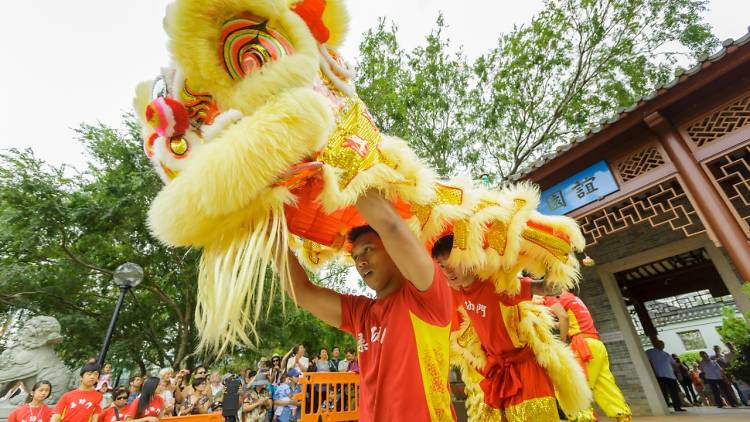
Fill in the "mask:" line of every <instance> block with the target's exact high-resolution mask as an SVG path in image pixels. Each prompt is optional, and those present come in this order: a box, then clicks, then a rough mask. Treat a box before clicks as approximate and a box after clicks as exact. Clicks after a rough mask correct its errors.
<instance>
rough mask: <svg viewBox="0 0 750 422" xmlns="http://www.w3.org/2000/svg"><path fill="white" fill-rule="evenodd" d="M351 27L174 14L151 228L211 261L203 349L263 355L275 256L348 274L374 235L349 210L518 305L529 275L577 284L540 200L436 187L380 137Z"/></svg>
mask: <svg viewBox="0 0 750 422" xmlns="http://www.w3.org/2000/svg"><path fill="white" fill-rule="evenodd" d="M347 23H348V22H347V15H346V10H345V9H344V5H343V2H342V1H341V0H328V1H324V0H302V1H300V0H291V1H290V0H207V1H198V0H177V1H176V2H175V3H174V4H172V5H171V6H170V8H169V9H168V12H167V17H166V19H165V29H166V31H167V33H168V35H169V37H170V44H169V47H170V50H171V53H172V56H173V59H174V65H173V66H172V67H170V68H167V69H164V70H162V74H161V76H160V77H159V78H157V80H156V81H152V82H146V83H142V84H141V85H139V87H138V90H137V97H136V100H135V108H136V111H137V113H138V115H139V116H140V118H141V121H142V123H143V127H144V140H145V142H144V150H145V152H146V154H147V155H148V156H149V158H150V159H151V161H152V162H153V164H154V167H155V168H156V170H157V172H159V174H160V175H161V177H162V179H163V180H164V181H165V183H166V185H165V187H164V189H163V190H162V191H161V192H160V193H159V195H158V196H157V198H156V199H155V200H154V202H153V204H152V206H151V209H150V211H149V224H150V227H151V229H152V231H153V232H154V234H155V235H156V236H157V237H158V238H159V239H161V240H162V241H163V242H165V243H167V244H169V245H172V246H190V247H199V248H202V249H203V257H202V261H201V266H200V276H199V292H198V306H197V311H196V313H197V315H196V323H197V325H198V328H199V330H200V332H201V347H203V348H205V349H208V350H212V351H221V350H224V349H225V348H226V347H229V346H231V345H233V344H236V343H245V344H252V343H253V340H254V337H253V335H252V334H254V323H255V321H256V320H257V318H258V317H259V314H260V311H261V309H262V307H263V304H264V297H263V291H264V284H265V283H266V271H267V269H268V268H269V267H275V269H276V273H277V274H278V275H279V277H281V278H283V277H287V276H288V267H287V263H286V261H285V260H284V259H276V257H278V256H285V254H281V253H279V252H280V251H283V250H285V249H286V248H287V247H288V246H292V247H293V248H294V249H295V250H296V252H297V254H298V256H299V257H300V258H301V260H302V262H303V263H304V264H305V265H307V266H308V268H310V269H312V270H315V269H318V268H321V266H322V265H324V264H325V263H327V262H329V261H331V260H333V259H336V258H340V257H344V258H345V259H346V255H347V253H346V251H347V247H348V245H347V244H346V240H345V239H346V234H347V233H348V231H349V230H350V229H351V228H352V227H354V226H358V225H362V224H365V222H364V220H363V219H362V217H361V216H360V215H359V214H358V213H357V211H356V209H355V208H354V204H355V203H356V201H357V199H358V197H359V196H360V195H362V194H363V193H364V192H366V191H367V190H370V189H377V190H379V191H380V192H382V193H383V194H384V195H385V196H386V197H387V198H388V199H389V200H391V201H392V202H393V204H394V206H395V208H396V209H397V210H398V212H399V214H400V215H401V216H402V217H403V218H404V219H405V220H406V221H407V223H408V224H409V226H410V227H411V229H412V230H413V232H414V233H415V234H416V235H417V236H418V237H419V238H420V239H422V240H423V241H424V242H425V246H426V247H427V248H429V247H430V245H431V244H432V242H434V241H435V240H436V239H437V238H439V237H440V236H442V235H444V234H447V233H452V234H453V235H454V239H455V241H454V249H453V251H452V253H451V258H450V259H451V262H452V263H453V264H455V266H457V267H460V268H465V269H469V270H471V271H472V272H474V273H475V274H477V275H478V276H480V277H481V278H483V279H486V280H490V282H493V283H494V284H495V286H496V289H497V290H498V291H499V292H509V293H511V294H513V293H516V292H518V289H519V282H518V278H517V276H518V274H519V273H520V272H521V271H525V272H527V273H529V274H531V275H534V276H544V277H545V278H546V280H547V282H548V283H553V284H557V285H560V286H566V287H567V286H571V285H573V284H574V283H575V282H576V280H577V278H578V263H577V261H576V259H575V255H574V252H575V251H578V250H581V249H582V247H583V245H584V240H583V237H582V235H581V233H580V231H579V230H578V228H577V226H576V224H575V222H574V221H573V220H571V219H568V218H565V217H549V216H544V215H541V214H539V213H538V212H537V211H536V208H537V205H538V201H539V194H538V192H537V190H536V189H535V188H532V187H531V186H530V185H526V184H519V185H516V186H512V187H508V188H506V189H504V190H502V191H500V192H496V191H490V190H487V189H484V188H481V187H477V186H474V185H472V184H471V183H455V182H450V183H449V182H442V181H439V180H437V178H436V177H435V175H434V173H433V172H432V170H431V169H429V168H428V167H426V166H425V165H424V164H423V163H422V162H421V161H420V160H419V159H418V158H417V156H416V155H415V154H414V153H413V152H412V151H411V150H410V149H409V147H408V145H407V144H406V142H405V141H403V140H401V139H398V138H395V137H391V136H388V135H384V134H382V133H381V132H380V130H379V129H378V127H377V125H376V124H375V121H374V119H373V118H372V116H371V115H370V114H369V112H368V111H367V107H366V105H365V104H364V103H363V102H362V101H361V100H360V99H359V98H358V97H357V95H356V92H355V90H354V87H353V86H352V82H351V78H352V74H351V71H350V70H349V68H348V66H347V65H346V63H345V62H344V61H343V59H342V58H341V57H340V56H339V55H338V53H337V52H336V50H335V49H336V47H338V46H339V45H340V44H341V42H342V40H343V38H344V35H345V32H346V26H347ZM290 234H291V235H293V236H290ZM272 283H273V284H272V286H271V292H272V293H271V294H274V293H273V292H274V289H275V288H276V286H277V283H278V281H273V282H272ZM291 293H292V294H293V292H291ZM524 315H525V316H524V319H523V321H524V323H523V324H522V326H523V327H524V328H523V330H525V331H524V333H525V334H524V336H523V337H524V338H523V341H524V342H526V343H528V344H529V345H531V346H532V347H535V346H534V345H537V346H538V347H537V348H538V349H539V350H538V351H537V348H535V349H534V350H535V352H538V353H537V359H538V360H539V362H540V363H541V364H542V366H543V367H544V368H546V369H547V370H548V371H550V373H551V374H552V373H553V372H554V373H556V374H557V376H554V375H553V376H552V378H553V379H554V380H556V381H559V384H560V385H557V388H558V390H559V391H560V392H561V397H560V399H561V403H562V405H563V407H564V408H566V411H568V410H574V409H578V408H585V407H587V406H588V403H589V399H590V394H589V395H587V394H586V392H587V391H588V388H587V387H586V381H585V378H584V376H583V374H582V371H581V370H580V368H579V367H578V365H577V364H576V363H575V361H574V360H573V358H572V355H571V354H570V351H569V350H568V349H566V348H564V347H563V346H562V345H561V344H559V342H555V340H554V339H553V338H552V336H551V334H549V333H550V325H551V322H550V320H549V317H546V316H544V313H543V312H541V311H539V310H538V309H529V310H527V311H524ZM208 327H210V329H207V328H208ZM459 343H460V342H455V341H454V344H455V348H456V352H457V353H456V354H455V356H456V358H457V359H459V360H460V362H461V363H460V364H461V365H464V366H466V365H472V364H473V365H477V364H480V363H481V361H482V357H481V353H474V352H475V351H476V350H475V349H476V348H477V345H476V344H475V343H471V342H468V343H467V342H462V343H460V344H459ZM463 349H466V350H473V351H474V352H471V353H469V352H466V353H463V352H462V350H463ZM466 350H464V351H466ZM479 352H481V350H480V351H479ZM467 353H468V354H467ZM470 382H471V381H470V380H467V383H470ZM556 384H558V383H557V382H556ZM581 386H583V387H582V388H581ZM574 393H576V394H574ZM480 401H481V400H480ZM480 405H481V403H480Z"/></svg>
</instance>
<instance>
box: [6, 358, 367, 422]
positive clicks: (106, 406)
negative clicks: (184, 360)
mask: <svg viewBox="0 0 750 422" xmlns="http://www.w3.org/2000/svg"><path fill="white" fill-rule="evenodd" d="M306 372H354V373H359V365H358V362H357V355H356V352H355V351H354V350H353V349H347V350H346V353H345V355H344V356H342V355H341V353H340V349H339V348H338V347H333V348H332V349H331V354H330V356H329V353H328V349H326V348H323V349H321V350H320V351H319V353H318V354H316V355H314V356H312V357H308V356H306V353H305V347H304V345H302V344H298V345H295V346H294V347H293V348H292V349H291V350H290V351H289V352H288V353H286V354H285V355H284V356H280V355H273V356H271V357H270V359H269V358H265V357H264V358H261V359H260V360H259V362H258V363H257V366H256V367H255V368H248V369H244V370H241V371H239V372H238V373H231V372H222V371H219V370H211V369H209V368H206V367H203V366H199V367H197V368H194V369H193V370H190V369H188V368H182V369H180V370H179V371H175V370H174V369H172V368H164V369H162V370H160V371H158V373H157V374H154V375H157V376H132V377H130V379H128V380H127V386H125V385H122V386H115V385H114V384H115V383H114V381H113V380H112V365H111V364H109V363H107V364H105V365H104V367H102V368H99V366H98V365H96V360H95V359H91V360H89V361H88V362H87V363H86V365H84V366H83V368H82V369H81V371H80V382H79V387H78V389H76V390H73V391H69V392H67V393H65V394H64V395H63V396H62V397H61V399H60V400H59V401H58V403H57V405H56V406H55V409H50V408H49V407H47V405H46V404H45V403H44V402H45V400H46V399H47V397H48V396H49V394H50V391H51V388H52V386H51V385H50V383H49V382H47V381H40V383H38V384H37V385H35V386H34V388H33V390H32V391H31V392H30V393H29V396H28V399H27V400H26V403H25V404H24V405H22V406H19V407H18V409H16V411H14V412H13V413H12V414H11V418H9V422H119V421H125V420H130V421H132V422H157V421H158V420H159V419H161V418H162V417H170V416H186V415H198V414H206V413H213V412H216V413H221V414H222V416H223V417H224V420H225V422H293V421H296V420H297V419H298V418H299V415H300V412H299V406H300V403H299V402H298V401H297V400H295V396H296V395H297V393H300V392H301V391H300V386H299V384H298V382H299V377H300V376H302V374H303V373H306ZM343 393H345V392H342V391H340V389H337V390H336V394H330V395H326V392H325V386H323V388H322V391H319V389H315V390H314V391H307V392H306V394H307V395H308V396H309V397H310V398H311V399H314V400H315V401H317V402H318V403H323V406H334V403H336V405H337V406H339V407H340V406H341V405H342V403H341V401H340V400H341V397H340V396H341V394H343ZM313 396H314V397H313ZM321 398H322V399H321ZM316 407H317V406H316ZM94 415H96V418H94Z"/></svg>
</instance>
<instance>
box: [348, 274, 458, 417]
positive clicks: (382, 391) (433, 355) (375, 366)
mask: <svg viewBox="0 0 750 422" xmlns="http://www.w3.org/2000/svg"><path fill="white" fill-rule="evenodd" d="M341 316H342V322H341V327H340V328H341V330H343V331H346V332H348V333H350V334H352V335H353V336H354V337H355V338H356V339H357V348H358V352H359V353H358V357H359V368H360V391H361V395H360V404H359V420H360V421H361V422H371V421H373V422H380V421H399V420H404V419H408V420H409V421H410V422H422V421H439V422H442V421H453V420H455V417H454V416H453V408H452V405H451V400H450V393H449V391H448V369H449V367H448V351H449V335H450V323H451V318H452V308H451V293H450V287H448V283H447V282H446V281H445V279H444V278H443V274H442V272H441V271H440V268H439V267H438V266H437V265H436V266H435V275H434V278H433V281H432V285H431V286H430V288H429V289H427V290H426V291H424V292H420V291H419V290H417V288H416V287H414V285H413V284H412V283H410V282H407V283H405V284H404V286H403V287H402V288H401V289H400V290H399V291H397V292H395V293H393V294H391V295H390V296H388V297H385V298H383V299H370V298H368V297H365V296H351V295H342V296H341Z"/></svg>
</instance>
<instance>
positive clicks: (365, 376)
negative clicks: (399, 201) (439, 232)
mask: <svg viewBox="0 0 750 422" xmlns="http://www.w3.org/2000/svg"><path fill="white" fill-rule="evenodd" d="M356 206H357V210H358V211H359V213H360V214H361V215H362V217H364V219H365V220H366V221H367V223H368V224H369V226H363V227H357V228H354V229H353V230H352V231H351V232H350V233H349V241H350V242H351V244H352V258H353V259H354V262H355V264H356V268H357V271H358V272H359V274H360V275H361V276H362V279H363V280H364V282H365V283H366V284H367V285H368V286H369V287H370V288H372V289H373V290H375V296H376V297H375V299H371V298H369V297H366V296H350V295H340V294H338V293H336V292H334V291H333V290H329V289H325V288H322V287H318V286H316V285H314V284H312V283H311V282H310V280H309V279H308V277H307V274H306V273H305V271H304V270H303V269H302V267H301V266H300V265H299V262H298V261H297V260H296V259H295V257H294V256H293V255H292V254H291V253H290V255H292V256H290V263H291V265H290V272H291V281H292V284H293V286H291V287H293V289H294V294H295V296H296V299H297V302H298V303H299V304H300V305H301V306H302V307H303V308H305V309H307V310H308V311H310V312H311V313H312V314H313V315H315V316H317V317H318V318H320V319H321V320H323V321H325V322H327V323H328V324H330V325H332V326H334V327H340V328H341V329H342V330H343V331H346V332H348V333H351V334H352V335H353V336H354V337H355V338H356V339H357V347H358V352H359V353H358V355H359V359H358V361H359V368H360V375H361V381H360V389H361V395H360V408H359V409H360V410H359V420H360V421H362V422H373V421H377V422H380V421H401V420H409V421H411V422H426V421H437V422H443V421H453V420H455V415H454V414H453V408H452V405H451V401H450V393H449V390H448V369H449V368H448V352H449V335H450V323H451V314H452V309H451V294H450V289H449V287H448V285H447V284H446V281H445V279H444V278H443V276H442V273H441V272H440V270H439V268H437V266H436V265H435V263H434V262H433V261H432V259H430V255H429V254H428V253H427V251H426V250H425V247H424V245H423V244H422V242H420V241H419V240H418V239H417V237H416V236H415V235H414V234H413V233H412V232H411V231H410V230H409V227H408V226H407V224H406V222H404V220H402V219H401V217H400V216H399V215H398V214H397V212H396V211H395V210H394V208H393V206H392V205H391V203H390V202H388V201H387V200H386V199H385V198H383V197H382V196H381V195H380V194H378V193H376V192H373V191H370V192H368V193H367V194H365V195H363V196H362V197H361V198H360V199H359V201H358V202H357V204H356ZM287 288H290V287H287Z"/></svg>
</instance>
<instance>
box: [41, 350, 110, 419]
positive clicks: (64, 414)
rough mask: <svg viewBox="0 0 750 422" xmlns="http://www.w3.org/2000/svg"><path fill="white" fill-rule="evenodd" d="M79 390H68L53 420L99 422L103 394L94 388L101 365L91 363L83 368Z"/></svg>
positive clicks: (60, 401)
mask: <svg viewBox="0 0 750 422" xmlns="http://www.w3.org/2000/svg"><path fill="white" fill-rule="evenodd" d="M80 374H81V382H80V384H79V386H78V389H77V390H73V391H68V392H67V393H65V394H63V395H62V397H60V400H59V401H58V402H57V405H56V406H55V410H54V411H53V412H52V418H51V420H50V421H51V422H97V420H98V418H99V414H100V413H101V412H102V409H101V407H99V404H100V403H101V402H102V394H101V393H100V392H98V391H96V390H95V389H94V386H95V385H96V382H97V381H98V380H99V365H97V364H94V363H89V364H86V365H84V366H83V368H81V372H80Z"/></svg>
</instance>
